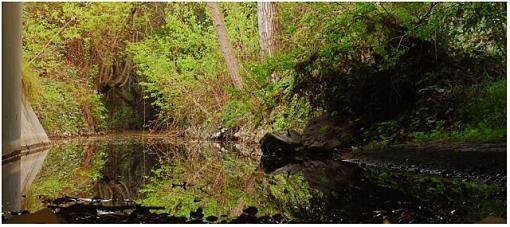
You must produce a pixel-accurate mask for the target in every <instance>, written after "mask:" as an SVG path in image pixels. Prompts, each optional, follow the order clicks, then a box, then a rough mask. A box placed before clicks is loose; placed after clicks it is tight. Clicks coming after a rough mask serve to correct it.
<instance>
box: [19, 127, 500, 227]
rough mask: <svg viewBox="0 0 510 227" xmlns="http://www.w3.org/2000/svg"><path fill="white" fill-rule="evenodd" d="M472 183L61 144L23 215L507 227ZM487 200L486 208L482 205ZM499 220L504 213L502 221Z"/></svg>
mask: <svg viewBox="0 0 510 227" xmlns="http://www.w3.org/2000/svg"><path fill="white" fill-rule="evenodd" d="M470 185H471V186H469V185H467V184H465V182H462V181H456V180H445V179H440V178H437V177H429V176H415V175H412V176H409V175H406V174H398V173H391V172H385V171H382V170H379V169H376V168H369V167H366V166H364V167H359V166H357V165H355V164H352V163H344V162H341V161H340V160H335V158H332V157H329V158H318V159H315V160H313V159H310V160H299V161H294V162H292V163H276V164H275V163H271V162H261V156H260V151H259V149H258V148H257V147H256V146H241V145H238V144H237V145H235V144H231V145H228V146H227V145H220V144H217V143H213V142H200V141H186V142H182V139H175V138H169V137H165V136H148V135H144V134H125V135H120V134H119V135H110V136H104V137H100V138H89V139H72V140H61V141H57V142H56V143H55V144H54V145H53V146H52V147H51V148H50V150H49V152H48V154H47V157H46V158H45V160H44V163H43V165H42V168H40V170H39V172H38V173H37V175H36V177H35V179H34V180H33V182H32V184H31V185H30V186H28V187H27V190H26V191H25V198H24V200H23V204H22V206H23V209H26V210H28V211H30V212H31V213H33V212H36V211H38V210H41V209H43V208H44V207H45V206H46V205H47V204H45V203H44V202H45V201H48V200H51V199H55V198H61V197H64V196H69V197H75V198H82V199H84V200H86V199H91V198H95V199H102V200H104V201H103V203H104V204H105V205H116V206H119V205H129V204H133V203H135V204H141V205H144V206H161V207H164V209H162V210H155V211H154V212H155V213H166V214H169V215H172V216H182V217H187V218H189V217H190V213H193V211H196V210H197V209H198V208H201V209H202V211H203V215H204V217H209V216H215V217H219V218H220V220H218V221H221V220H232V219H233V218H235V217H238V216H239V215H242V213H243V210H246V209H247V208H249V207H256V208H257V209H256V212H257V213H256V216H257V217H275V216H278V217H283V219H285V220H288V221H294V222H335V223H342V222H347V223H383V222H386V223H387V222H391V223H416V222H418V223H449V222H475V221H477V220H479V219H480V218H483V217H484V216H486V215H499V216H504V217H505V218H506V213H505V212H504V211H505V210H506V186H505V188H504V190H505V191H504V193H505V197H504V198H502V197H501V198H500V197H498V195H499V194H498V193H502V192H501V190H502V188H501V187H498V186H480V187H478V186H477V185H472V184H470ZM480 201H483V202H484V203H483V204H482V205H480V203H481V202H480ZM498 212H499V213H498Z"/></svg>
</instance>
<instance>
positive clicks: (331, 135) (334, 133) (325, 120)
mask: <svg viewBox="0 0 510 227" xmlns="http://www.w3.org/2000/svg"><path fill="white" fill-rule="evenodd" d="M302 138H303V147H304V148H305V150H307V151H312V152H314V151H316V152H317V151H318V152H328V151H333V150H336V149H340V148H345V147H348V146H350V145H352V144H353V141H354V139H353V131H352V124H351V123H349V122H345V121H341V120H339V119H335V118H333V117H331V116H330V114H324V115H322V116H320V117H317V118H312V119H310V120H309V121H308V125H307V126H306V127H305V129H304V130H303V136H302Z"/></svg>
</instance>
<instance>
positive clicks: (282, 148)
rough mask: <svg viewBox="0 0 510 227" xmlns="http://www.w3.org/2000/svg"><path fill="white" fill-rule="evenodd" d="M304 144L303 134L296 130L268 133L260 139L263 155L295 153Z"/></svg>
mask: <svg viewBox="0 0 510 227" xmlns="http://www.w3.org/2000/svg"><path fill="white" fill-rule="evenodd" d="M301 145H302V139H301V135H300V134H299V133H298V132H296V131H295V130H285V131H280V132H274V133H267V134H266V135H264V137H262V139H261V140H260V148H261V149H262V154H263V155H266V156H267V155H270V156H275V155H283V154H293V153H295V151H296V148H298V147H300V146H301Z"/></svg>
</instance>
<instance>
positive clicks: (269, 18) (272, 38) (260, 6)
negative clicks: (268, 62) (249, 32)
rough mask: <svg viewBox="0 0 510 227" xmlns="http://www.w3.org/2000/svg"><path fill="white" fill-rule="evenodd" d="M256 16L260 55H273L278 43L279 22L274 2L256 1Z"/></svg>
mask: <svg viewBox="0 0 510 227" xmlns="http://www.w3.org/2000/svg"><path fill="white" fill-rule="evenodd" d="M257 18H258V26H259V43H260V56H262V57H264V56H266V55H269V56H274V54H275V53H276V51H278V48H279V45H280V41H279V33H280V23H279V21H278V13H277V8H276V3H274V2H257Z"/></svg>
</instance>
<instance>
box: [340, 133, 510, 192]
mask: <svg viewBox="0 0 510 227" xmlns="http://www.w3.org/2000/svg"><path fill="white" fill-rule="evenodd" d="M341 157H342V159H344V160H349V161H351V162H359V163H362V164H366V165H374V166H379V167H385V168H390V169H394V170H402V171H411V172H418V173H428V174H436V175H441V176H444V177H461V178H469V179H473V180H478V181H480V182H482V183H490V182H501V181H506V173H507V154H506V140H499V141H492V142H451V141H445V142H427V143H411V144H401V145H389V146H382V147H361V148H356V149H352V150H350V151H347V152H344V153H342V154H341Z"/></svg>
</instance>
